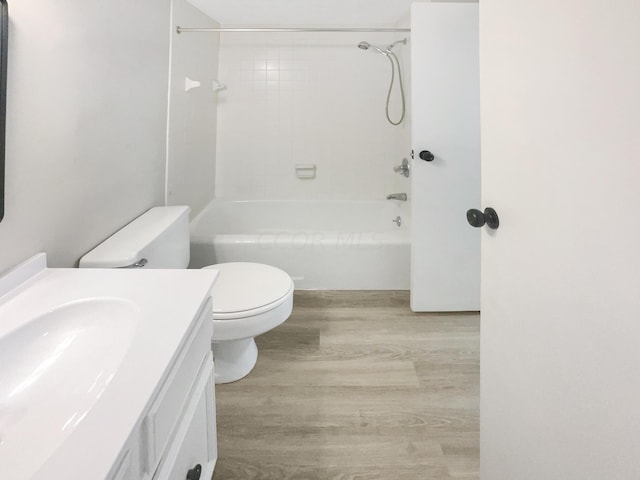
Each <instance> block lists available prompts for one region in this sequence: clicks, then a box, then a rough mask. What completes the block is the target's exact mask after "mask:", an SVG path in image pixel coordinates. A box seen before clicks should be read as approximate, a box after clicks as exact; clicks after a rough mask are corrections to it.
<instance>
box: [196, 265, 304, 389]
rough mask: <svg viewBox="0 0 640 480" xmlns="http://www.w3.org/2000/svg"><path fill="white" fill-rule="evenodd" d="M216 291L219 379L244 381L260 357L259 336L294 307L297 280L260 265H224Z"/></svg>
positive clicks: (213, 344) (213, 293)
mask: <svg viewBox="0 0 640 480" xmlns="http://www.w3.org/2000/svg"><path fill="white" fill-rule="evenodd" d="M204 268H212V269H215V270H218V271H219V272H220V273H219V276H218V280H217V281H216V283H215V284H214V286H213V288H212V290H211V298H212V299H213V339H212V341H211V349H212V351H213V356H214V361H215V366H216V369H215V381H216V383H229V382H234V381H236V380H240V379H241V378H243V377H245V376H246V375H247V374H249V372H250V371H251V370H252V369H253V367H254V366H255V364H256V361H257V359H258V348H257V346H256V342H255V340H254V338H255V337H256V336H258V335H261V334H263V333H265V332H268V331H269V330H271V329H273V328H275V327H277V326H278V325H280V324H281V323H283V322H284V321H285V320H286V319H287V318H289V316H290V315H291V311H292V309H293V290H294V289H293V281H292V280H291V277H289V275H287V274H286V273H285V272H283V271H282V270H280V269H278V268H275V267H272V266H269V265H263V264H260V263H242V262H234V263H220V264H217V265H210V266H208V267H204Z"/></svg>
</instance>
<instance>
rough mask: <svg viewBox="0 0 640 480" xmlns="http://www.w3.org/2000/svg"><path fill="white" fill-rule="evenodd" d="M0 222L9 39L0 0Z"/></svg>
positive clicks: (5, 9) (4, 7)
mask: <svg viewBox="0 0 640 480" xmlns="http://www.w3.org/2000/svg"><path fill="white" fill-rule="evenodd" d="M0 16H1V18H0V222H1V221H2V219H3V218H4V150H5V148H4V147H5V130H6V126H7V43H8V40H9V6H8V5H7V0H0Z"/></svg>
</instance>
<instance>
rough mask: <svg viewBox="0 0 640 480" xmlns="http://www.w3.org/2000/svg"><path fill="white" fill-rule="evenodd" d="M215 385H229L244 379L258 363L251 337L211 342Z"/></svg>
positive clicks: (255, 348) (256, 349)
mask: <svg viewBox="0 0 640 480" xmlns="http://www.w3.org/2000/svg"><path fill="white" fill-rule="evenodd" d="M211 350H212V352H213V359H214V365H215V368H214V380H215V383H231V382H235V381H237V380H240V379H241V378H244V377H246V376H247V375H248V374H249V372H251V370H253V367H255V365H256V362H257V361H258V347H257V345H256V342H255V340H254V339H253V337H251V338H243V339H242V340H224V341H222V342H211Z"/></svg>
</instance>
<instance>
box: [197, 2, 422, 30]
mask: <svg viewBox="0 0 640 480" xmlns="http://www.w3.org/2000/svg"><path fill="white" fill-rule="evenodd" d="M188 1H189V2H190V3H191V4H193V5H194V6H196V7H198V8H199V9H200V10H202V11H203V12H205V13H206V14H207V15H209V16H210V17H211V18H213V19H214V20H217V21H218V22H220V24H221V25H224V26H232V25H263V26H264V25H273V26H276V25H277V26H280V25H285V26H292V25H303V26H356V27H358V26H359V27H363V26H365V27H366V26H373V27H379V26H394V25H395V24H396V22H398V20H400V19H401V17H403V16H404V15H405V14H407V13H408V12H409V6H410V5H411V3H412V2H413V1H415V0H188ZM194 26H195V25H194Z"/></svg>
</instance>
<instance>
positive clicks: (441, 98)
mask: <svg viewBox="0 0 640 480" xmlns="http://www.w3.org/2000/svg"><path fill="white" fill-rule="evenodd" d="M411 71H412V74H411V83H412V100H411V106H412V143H413V150H414V152H415V158H414V160H413V162H412V167H413V168H412V172H411V175H412V177H411V178H412V180H411V195H412V206H411V208H412V215H411V231H412V239H411V309H412V310H414V311H461V310H479V308H480V233H479V232H478V231H476V230H475V229H473V228H471V227H470V226H469V225H468V224H467V221H466V211H467V210H468V209H470V208H477V207H479V206H480V111H479V110H480V105H479V104H480V99H479V95H480V92H479V78H478V77H479V74H478V5H477V4H470V3H457V4H455V3H453V4H451V3H414V4H413V5H412V8H411ZM423 151H427V152H431V153H432V154H433V155H434V157H435V158H434V159H433V161H425V160H422V159H421V158H420V153H421V152H423ZM424 155H427V154H424Z"/></svg>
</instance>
